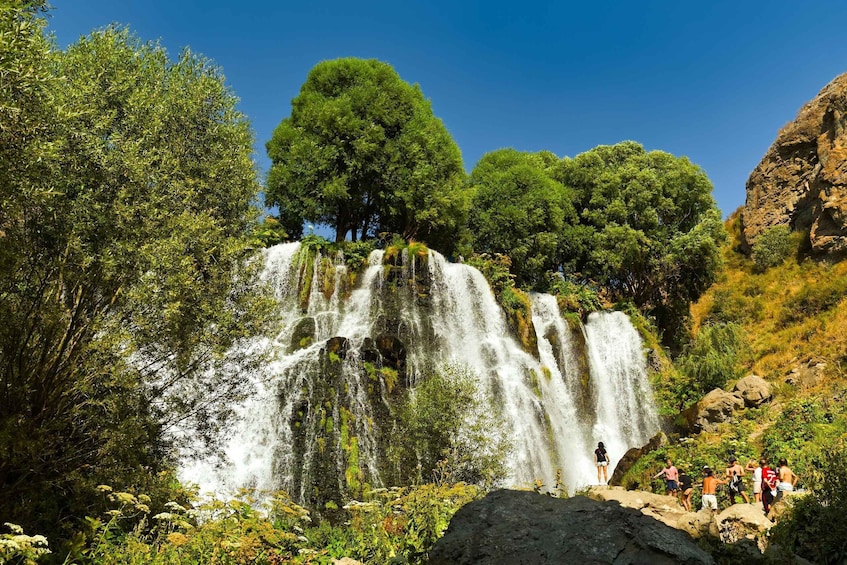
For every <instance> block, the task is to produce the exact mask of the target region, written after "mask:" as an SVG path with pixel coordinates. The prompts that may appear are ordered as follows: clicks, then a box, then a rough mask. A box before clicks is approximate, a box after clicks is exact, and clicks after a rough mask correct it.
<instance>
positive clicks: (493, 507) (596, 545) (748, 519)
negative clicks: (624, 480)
mask: <svg viewBox="0 0 847 565" xmlns="http://www.w3.org/2000/svg"><path fill="white" fill-rule="evenodd" d="M775 512H777V513H778V512H779V509H778V508H777V509H776V510H775ZM772 526H773V522H772V521H771V520H769V519H768V518H767V517H766V516H765V515H764V512H763V511H762V508H761V506H760V505H754V504H736V505H734V506H731V507H729V508H727V509H725V510H723V511H722V512H720V513H719V514H717V515H716V516H714V515H712V513H711V512H710V511H708V510H704V511H699V512H686V511H685V510H684V509H683V508H682V507H681V506H680V505H679V503H678V502H677V500H676V498H674V497H670V496H662V495H657V494H653V493H649V492H643V491H627V490H625V489H623V488H620V487H592V488H591V489H589V491H588V493H587V496H575V497H573V498H568V499H558V498H552V497H550V496H545V495H542V494H537V493H534V492H525V491H509V490H499V491H494V492H492V493H490V494H488V495H487V496H486V497H485V498H483V499H482V500H478V501H475V502H472V503H470V504H468V505H466V506H464V507H463V508H461V509H460V510H459V511H458V512H457V513H456V515H455V516H454V517H453V520H452V521H451V522H450V526H449V528H448V529H447V532H446V533H445V534H444V536H443V537H442V538H441V539H440V540H439V541H438V542H437V543H436V544H435V546H434V547H433V549H432V552H431V553H430V561H429V563H431V564H448V563H449V564H465V563H480V564H506V563H509V564H518V563H527V564H529V563H533V564H534V563H598V564H599V563H610V564H616V565H618V564H636V563H644V564H648V563H649V564H662V563H668V564H670V563H715V562H716V559H715V556H718V557H719V558H720V559H718V561H719V562H724V561H726V559H727V558H729V559H730V561H731V562H736V560H741V561H737V562H742V561H743V562H746V563H756V562H766V561H768V560H770V562H774V560H776V561H777V562H782V563H802V562H803V561H802V560H799V559H796V558H794V557H793V556H789V557H785V556H783V555H781V554H780V553H779V549H778V548H767V547H766V545H767V544H766V533H767V531H768V529H770V528H771V527H772ZM698 540H699V543H698ZM704 547H705V548H710V547H711V548H716V549H715V550H713V551H707V550H705V549H704Z"/></svg>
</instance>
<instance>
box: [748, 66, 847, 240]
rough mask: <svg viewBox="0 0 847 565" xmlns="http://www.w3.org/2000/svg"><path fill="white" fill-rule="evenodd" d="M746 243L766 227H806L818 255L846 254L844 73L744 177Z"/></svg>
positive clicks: (846, 82)
mask: <svg viewBox="0 0 847 565" xmlns="http://www.w3.org/2000/svg"><path fill="white" fill-rule="evenodd" d="M741 224H742V238H743V243H744V244H745V246H746V247H747V248H748V249H749V247H750V246H751V245H752V244H753V242H755V240H756V238H757V237H758V236H759V235H761V234H762V232H764V231H765V230H767V229H768V228H770V227H773V226H778V225H787V226H789V227H790V228H791V229H792V230H794V231H805V230H809V237H810V240H811V246H812V250H813V251H814V252H816V253H818V254H829V255H844V254H845V253H847V74H843V75H841V76H839V77H837V78H836V79H835V80H833V81H832V82H831V83H829V84H828V85H826V86H825V87H824V89H823V90H821V91H820V93H818V95H817V97H816V98H815V99H814V100H812V101H811V102H809V103H807V104H806V105H805V106H803V107H802V108H801V109H800V112H799V113H798V114H797V117H796V118H795V120H794V121H793V122H791V123H789V124H788V125H787V126H785V127H784V128H782V130H781V131H780V132H779V134H778V136H777V138H776V141H774V143H773V145H771V147H770V149H769V150H768V152H767V153H766V154H765V156H764V158H763V159H762V161H761V162H760V163H759V165H758V166H757V167H756V168H755V169H754V170H753V172H752V173H751V174H750V178H749V180H748V181H747V201H746V203H745V205H744V209H743V211H742V214H741Z"/></svg>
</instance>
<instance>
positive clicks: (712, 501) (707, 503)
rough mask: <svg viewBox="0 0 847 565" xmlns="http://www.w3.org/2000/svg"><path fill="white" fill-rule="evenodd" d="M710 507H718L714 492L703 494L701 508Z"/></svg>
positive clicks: (714, 508)
mask: <svg viewBox="0 0 847 565" xmlns="http://www.w3.org/2000/svg"><path fill="white" fill-rule="evenodd" d="M706 508H711V509H712V510H717V509H718V497H717V496H715V495H714V494H704V495H703V509H704V510H705V509H706Z"/></svg>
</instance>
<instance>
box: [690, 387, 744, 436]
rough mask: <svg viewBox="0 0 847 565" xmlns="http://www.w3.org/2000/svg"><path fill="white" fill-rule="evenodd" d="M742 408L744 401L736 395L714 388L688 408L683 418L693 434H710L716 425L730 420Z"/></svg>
mask: <svg viewBox="0 0 847 565" xmlns="http://www.w3.org/2000/svg"><path fill="white" fill-rule="evenodd" d="M742 408H744V400H743V399H742V398H741V397H740V396H739V395H737V394H733V393H731V392H727V391H725V390H723V389H720V388H716V389H714V390H713V391H711V392H710V393H708V394H707V395H706V396H704V397H703V398H701V399H700V401H699V402H697V404H695V405H694V406H692V407H690V408H688V409H687V410H686V411H685V412H684V413H683V416H684V417H685V420H686V421H687V422H688V427H689V428H690V429H691V430H692V431H694V432H712V431H715V430H716V429H717V427H718V424H720V423H722V422H726V421H729V420H731V419H732V416H733V413H734V412H735V411H737V410H741V409H742Z"/></svg>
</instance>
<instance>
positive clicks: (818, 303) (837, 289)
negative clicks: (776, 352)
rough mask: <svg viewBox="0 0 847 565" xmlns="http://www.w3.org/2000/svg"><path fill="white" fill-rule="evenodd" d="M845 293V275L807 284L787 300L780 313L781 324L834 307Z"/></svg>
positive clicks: (846, 282)
mask: <svg viewBox="0 0 847 565" xmlns="http://www.w3.org/2000/svg"><path fill="white" fill-rule="evenodd" d="M845 294H847V277H836V278H833V279H828V278H826V277H823V278H822V279H821V280H818V281H815V282H814V283H812V284H807V285H806V286H804V287H803V288H802V289H800V292H798V293H797V294H796V295H795V296H794V297H793V298H792V299H790V300H788V301H787V302H786V304H785V306H784V307H783V310H782V313H781V314H780V319H779V321H780V323H781V324H782V325H783V326H787V325H789V324H793V323H795V322H800V321H802V320H805V319H807V318H810V317H812V316H814V315H816V314H819V313H821V312H825V311H827V310H830V309H832V308H834V307H835V306H836V305H837V304H838V303H839V302H841V300H842V299H843V298H844V296H845Z"/></svg>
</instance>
